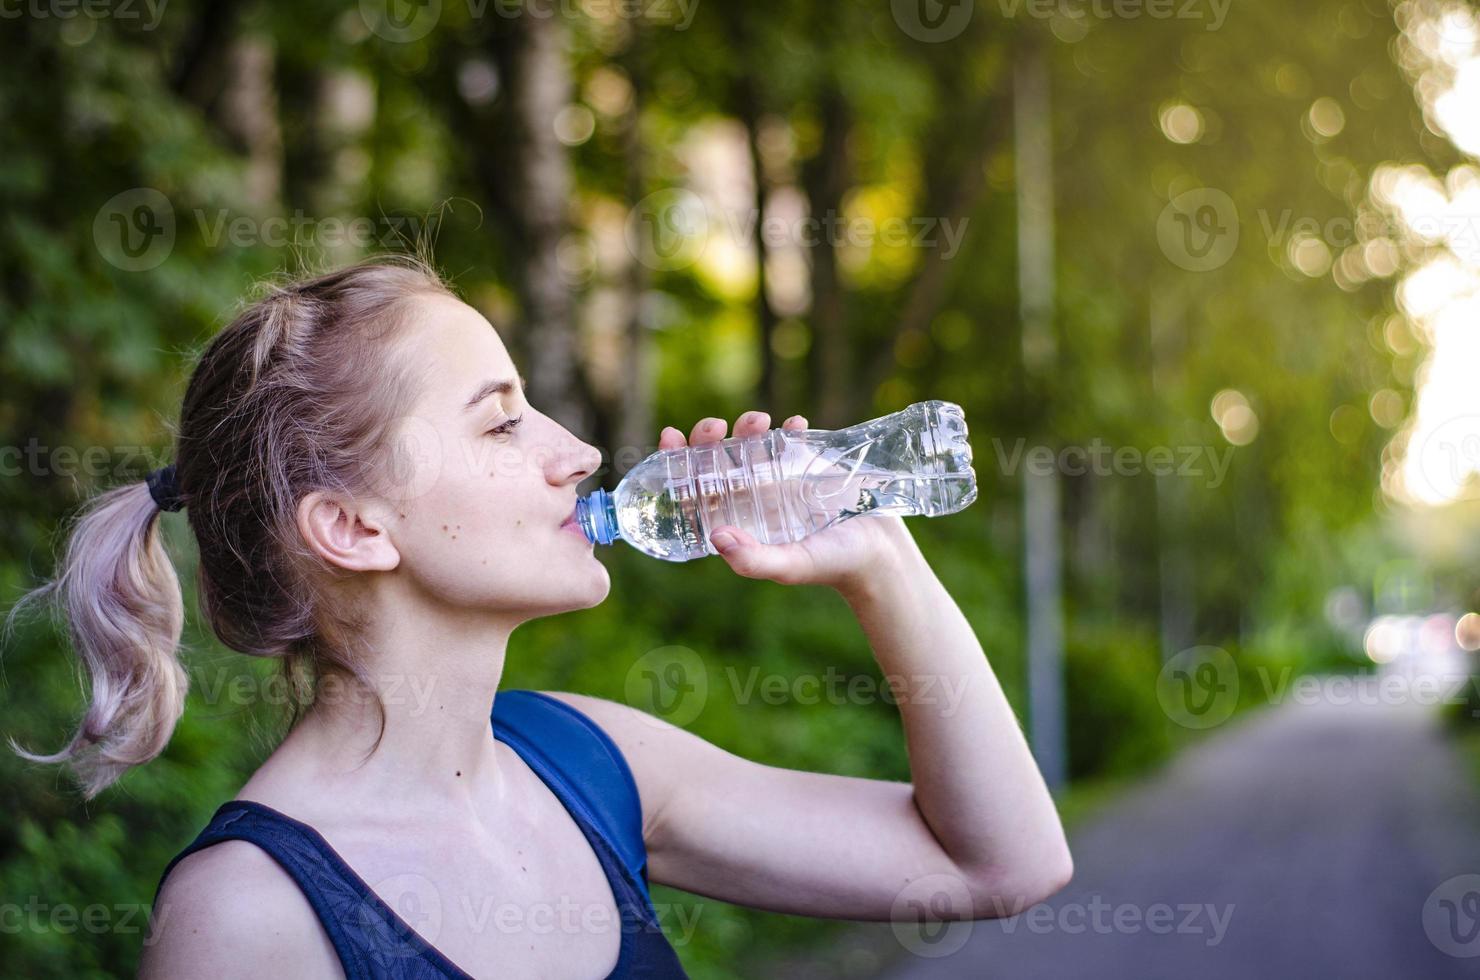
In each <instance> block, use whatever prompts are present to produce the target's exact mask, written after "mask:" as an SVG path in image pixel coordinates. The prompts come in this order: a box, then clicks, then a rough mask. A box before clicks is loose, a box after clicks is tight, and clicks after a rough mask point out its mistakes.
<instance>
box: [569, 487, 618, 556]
mask: <svg viewBox="0 0 1480 980" xmlns="http://www.w3.org/2000/svg"><path fill="white" fill-rule="evenodd" d="M576 523H578V524H579V525H580V526H581V531H582V533H584V534H585V535H586V540H587V541H590V542H591V543H592V544H611V543H612V542H614V541H619V540H621V538H622V529H621V527H620V526H619V525H618V524H617V502H616V501H615V500H613V499H612V495H611V494H609V493H607V492H606V491H605V490H593V491H592V492H591V493H589V494H588V495H586V496H584V497H582V498H580V499H579V500H577V501H576Z"/></svg>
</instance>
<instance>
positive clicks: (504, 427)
mask: <svg viewBox="0 0 1480 980" xmlns="http://www.w3.org/2000/svg"><path fill="white" fill-rule="evenodd" d="M523 421H524V416H522V415H521V416H519V417H518V418H517V419H509V421H507V422H504V423H502V424H500V425H495V426H494V427H493V428H491V429H489V430H488V434H489V435H502V434H503V433H506V432H513V431H514V427H515V426H517V425H518V424H519V423H520V422H523Z"/></svg>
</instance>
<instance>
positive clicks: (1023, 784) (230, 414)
mask: <svg viewBox="0 0 1480 980" xmlns="http://www.w3.org/2000/svg"><path fill="white" fill-rule="evenodd" d="M531 394H533V395H534V396H535V397H538V393H537V392H535V393H531ZM785 424H786V425H787V426H790V427H794V428H802V427H805V425H806V420H805V419H803V418H800V417H796V416H794V417H792V418H791V419H788V420H787V421H786V423H785ZM769 425H770V419H769V418H768V417H767V416H766V415H765V413H762V412H747V413H745V414H744V415H742V416H741V417H740V418H739V420H737V422H736V423H735V427H734V434H735V435H742V436H743V435H750V434H755V433H760V432H763V431H765V430H766V429H767V428H768V427H769ZM725 435H726V426H725V423H724V421H723V420H720V419H704V420H702V421H700V422H699V423H698V424H697V425H696V426H694V428H693V430H692V432H691V433H690V434H689V436H688V441H689V442H691V443H703V442H711V441H714V440H718V439H721V438H723V437H724V436H725ZM659 444H660V445H661V446H662V447H664V448H674V447H679V446H683V445H685V437H684V435H683V434H682V433H681V432H679V431H678V430H676V429H673V428H666V429H664V430H663V432H662V434H661V437H660V440H659ZM407 447H411V450H410V451H409V452H408V451H407ZM176 458H177V462H176V464H175V465H174V466H173V467H170V468H166V469H164V470H161V471H156V472H155V473H154V474H151V476H150V479H149V480H148V481H141V482H139V483H137V484H133V485H130V486H123V487H119V488H116V489H113V490H111V491H108V492H106V493H104V494H102V495H101V496H100V497H98V498H97V499H96V500H95V501H94V502H93V503H92V504H91V505H90V507H89V508H88V510H87V512H86V513H85V514H84V515H83V517H82V518H81V520H80V521H79V523H78V525H77V527H76V529H75V530H74V532H73V535H72V538H71V540H70V543H69V545H68V548H67V552H66V554H65V556H64V559H63V562H62V564H61V567H60V572H59V574H58V576H57V578H56V580H55V581H53V582H52V583H51V584H50V585H49V586H47V587H46V588H45V589H44V590H43V593H44V594H45V593H51V594H55V596H56V597H57V598H58V599H59V600H60V602H61V603H62V605H63V607H64V609H65V612H66V614H67V616H68V619H69V622H70V630H71V633H72V637H73V641H74V645H75V648H76V650H77V651H78V653H79V655H80V656H81V658H82V660H83V662H84V664H85V666H86V668H87V670H88V672H89V676H90V677H91V683H92V701H91V703H90V705H89V707H88V709H87V712H86V715H85V717H84V719H83V722H82V724H81V727H80V729H79V731H78V732H77V734H76V736H75V738H74V739H73V740H72V742H71V743H70V744H69V745H67V746H66V747H65V748H64V749H62V750H61V751H60V752H58V753H56V754H55V755H50V756H29V757H30V758H34V759H37V760H40V761H50V762H61V761H66V762H69V763H70V764H72V766H73V767H74V769H75V771H76V772H77V773H78V774H79V776H80V778H81V780H82V783H83V786H84V788H85V791H86V793H87V794H88V795H89V796H92V795H94V794H96V793H97V792H99V791H100V790H102V789H103V788H104V787H105V786H107V785H108V784H110V783H111V782H112V781H114V780H115V779H116V778H117V777H118V776H119V775H120V774H121V773H122V772H123V771H124V770H126V769H127V768H128V767H130V766H134V765H139V764H141V763H144V762H146V761H148V760H149V759H151V758H153V757H154V756H156V755H158V754H159V752H160V751H161V750H163V748H164V747H165V745H166V743H167V742H168V740H169V737H170V733H171V731H172V729H173V727H174V725H175V722H176V721H177V719H178V718H179V716H180V714H181V712H182V711H183V709H184V703H185V692H186V675H185V672H184V670H183V669H182V667H181V665H180V663H179V661H178V659H177V645H178V641H179V638H180V633H181V623H182V620H183V611H182V603H181V594H180V588H179V583H178V581H177V579H176V576H175V572H174V570H173V568H172V567H171V565H170V562H169V559H168V557H167V555H166V553H165V551H164V548H163V545H162V543H161V541H160V537H159V531H158V516H159V513H160V511H161V510H162V509H168V510H175V509H181V508H183V509H184V511H185V513H186V515H187V517H188V519H189V522H190V526H191V528H192V530H193V532H194V534H195V538H196V541H197V543H198V546H199V550H200V595H201V602H202V605H203V607H204V610H205V613H206V615H207V616H208V618H209V621H210V624H211V626H212V628H213V629H214V631H215V632H216V634H217V635H218V636H219V637H220V638H221V640H222V642H224V643H225V644H226V645H228V646H230V647H232V648H233V649H236V650H239V651H241V652H243V653H248V654H252V655H256V656H266V657H274V658H280V659H281V660H282V662H283V666H284V669H285V670H286V671H287V673H288V675H289V676H290V677H292V678H296V679H298V680H299V681H301V682H302V683H303V685H304V686H303V690H304V692H305V695H306V696H305V699H304V707H303V710H302V711H301V712H300V713H299V715H298V717H296V718H295V723H294V724H293V725H292V727H291V728H290V730H289V734H288V735H287V736H286V737H285V738H284V740H283V741H282V743H281V744H280V745H279V746H278V747H277V749H276V750H275V751H274V752H273V753H272V755H271V756H270V757H269V758H268V759H267V761H266V762H264V763H263V764H262V766H261V768H259V769H258V770H257V771H256V772H255V773H254V774H253V775H252V777H251V778H250V779H249V780H248V781H247V783H246V785H244V786H243V787H242V789H241V791H240V792H239V793H238V794H237V797H236V799H234V800H232V801H228V802H226V803H224V804H223V805H222V806H221V809H220V810H218V811H217V813H216V816H215V818H214V819H213V820H212V821H211V823H210V825H209V826H208V827H207V828H206V829H205V830H204V831H203V832H202V834H201V836H200V837H198V838H197V839H196V841H195V842H194V843H193V844H192V845H191V846H190V847H189V848H187V849H186V850H185V851H184V852H182V853H181V855H180V856H178V857H177V858H176V859H175V860H174V861H173V862H171V864H170V866H169V867H168V868H167V869H165V874H164V877H163V879H162V881H161V888H160V890H159V893H158V895H157V897H156V903H155V907H154V912H153V915H152V919H151V923H152V924H151V935H150V937H149V939H148V940H147V942H146V948H145V950H144V953H143V960H142V974H143V975H144V976H145V977H149V978H174V977H179V978H192V980H193V978H198V977H202V976H210V977H221V978H230V977H253V978H256V977H261V976H292V977H308V976H326V977H330V976H338V975H346V976H351V977H359V976H396V977H443V976H458V977H461V976H467V975H473V976H480V977H486V976H516V977H522V976H535V975H538V976H550V977H555V976H560V977H602V976H607V975H621V976H645V977H646V976H652V977H657V976H680V975H682V971H681V969H680V967H679V965H678V960H677V957H676V956H675V954H674V950H673V949H672V947H671V946H670V945H669V943H668V942H667V940H665V939H664V938H663V934H662V932H661V931H660V930H659V929H658V928H657V926H656V925H655V913H654V909H653V906H652V904H651V901H650V898H649V893H648V885H649V881H655V882H661V883H664V884H667V885H672V886H675V887H677V888H681V889H684V890H686V891H691V892H695V893H697V894H701V895H707V896H711V897H714V898H718V899H723V900H725V901H729V902H736V903H740V904H744V905H750V906H755V907H758V908H765V909H772V910H776V911H782V912H789V913H793V914H801V915H814V916H826V917H837V918H848V919H864V920H886V919H890V918H891V917H892V918H896V919H901V918H905V919H908V918H914V917H915V916H917V915H919V914H922V913H921V912H920V910H922V909H923V910H924V912H923V914H926V915H929V916H938V917H941V918H945V919H953V918H954V919H961V918H983V917H992V916H999V915H1004V914H1013V913H1016V912H1018V911H1020V910H1021V909H1022V908H1024V907H1025V906H1027V905H1029V904H1031V903H1034V902H1037V901H1039V900H1041V899H1043V898H1045V897H1046V896H1048V895H1050V894H1052V893H1053V892H1054V891H1056V890H1057V889H1059V888H1060V887H1061V886H1063V885H1064V883H1065V882H1066V881H1068V879H1069V876H1070V873H1071V864H1070V857H1069V852H1068V849H1067V846H1066V844H1065V841H1064V835H1063V831H1062V829H1061V827H1060V824H1059V820H1058V817H1057V814H1056V813H1055V810H1054V806H1053V802H1052V799H1051V798H1050V796H1049V794H1048V792H1047V790H1046V788H1045V786H1044V784H1043V781H1042V778H1041V777H1040V775H1039V773H1038V770H1037V768H1036V767H1035V765H1034V762H1033V759H1032V756H1031V755H1030V754H1029V751H1028V748H1027V746H1026V744H1025V742H1024V739H1023V736H1022V733H1021V731H1020V729H1019V727H1018V724H1017V722H1016V720H1015V719H1014V717H1013V714H1012V711H1011V709H1010V707H1009V705H1008V703H1007V701H1006V700H1005V699H1004V697H1003V694H1002V691H1001V688H1000V687H999V685H998V683H997V680H996V678H995V677H994V675H993V673H992V670H991V668H990V667H989V666H988V664H987V661H986V658H985V656H984V655H983V651H982V648H981V646H980V644H979V643H978V642H977V640H976V637H975V636H974V635H973V634H972V631H971V628H970V627H969V625H968V624H967V621H966V619H965V618H964V617H963V616H962V614H961V612H960V610H959V609H958V608H957V607H956V605H955V603H954V602H953V601H952V599H951V597H950V596H949V595H948V594H947V593H946V591H945V589H944V588H943V587H942V585H941V583H940V582H939V580H938V579H937V578H936V577H935V575H934V574H933V572H932V571H931V569H930V567H929V565H928V564H927V563H926V562H925V560H924V559H923V558H922V556H921V553H920V551H919V549H918V548H917V547H916V546H915V544H914V542H913V540H912V539H911V537H910V535H909V533H908V531H907V530H906V529H905V526H904V523H903V522H902V521H901V520H900V519H898V518H897V517H896V518H868V519H859V520H853V521H849V522H846V523H843V524H840V525H837V526H835V527H832V528H829V529H828V530H826V531H824V532H821V533H819V534H817V535H814V536H812V537H810V538H807V539H806V540H804V541H802V542H800V543H798V544H793V545H784V546H767V545H762V544H760V543H759V542H757V541H756V540H755V539H754V538H753V537H751V536H750V535H748V534H746V533H745V532H744V531H741V530H739V529H736V528H724V529H716V531H715V533H714V536H713V538H712V540H713V542H714V543H715V545H716V547H717V548H718V549H719V550H720V551H721V552H722V553H723V556H724V560H725V561H726V562H728V563H729V565H730V566H731V567H732V568H733V569H734V570H735V571H736V572H737V573H738V574H740V575H742V576H745V577H748V578H766V579H772V580H775V581H778V582H783V583H789V584H794V583H816V584H822V585H827V586H830V587H832V588H833V589H835V590H837V591H838V592H839V593H840V594H841V595H842V596H843V597H844V598H845V599H846V601H847V603H848V604H849V606H850V607H851V609H852V610H853V612H854V613H855V614H856V615H857V617H858V620H859V623H860V624H861V626H862V628H863V630H864V632H865V634H866V636H867V638H868V640H869V642H870V643H871V645H872V648H873V651H874V653H875V655H876V657H877V660H878V662H879V665H880V667H881V668H882V670H883V672H884V674H885V675H886V677H894V678H899V679H900V683H899V684H898V685H897V687H896V690H895V692H894V693H895V695H896V696H897V697H898V700H899V708H900V713H901V715H902V718H903V724H904V732H905V737H906V739H907V742H908V749H909V756H910V763H911V771H912V774H913V782H912V783H897V782H888V781H881V780H871V779H859V778H850V777H843V776H835V775H826V774H821V773H810V772H797V771H793V770H788V769H779V768H774V767H771V766H767V765H764V764H762V763H759V762H753V761H750V760H747V759H742V758H739V757H737V756H735V755H732V754H731V753H729V752H726V751H725V750H724V749H722V748H719V747H717V746H714V745H711V744H709V743H708V742H706V741H704V740H703V739H700V738H698V737H696V736H694V735H692V734H690V733H689V732H687V731H685V730H683V729H682V728H679V727H676V726H673V725H669V724H667V723H665V722H663V721H661V720H660V719H657V718H655V717H653V716H651V715H648V714H645V713H643V712H640V711H638V710H636V709H633V708H630V707H628V706H625V705H622V704H618V703H614V702H610V701H605V700H601V699H598V698H593V697H586V696H583V695H579V694H569V693H556V692H552V693H548V694H546V693H539V692H528V691H498V692H497V696H495V692H496V691H497V688H498V685H499V676H500V674H501V673H502V671H503V666H504V653H505V650H506V648H507V644H508V640H509V635H510V634H511V633H512V632H513V631H514V629H515V628H516V627H517V626H518V625H519V624H520V623H523V622H527V621H529V620H531V619H534V618H536V617H540V616H549V615H554V614H556V613H560V612H563V611H565V610H572V609H582V608H587V607H590V606H593V605H595V604H597V603H599V602H601V601H602V600H603V599H604V598H605V597H606V595H607V592H608V590H609V587H610V580H609V578H608V574H607V571H606V568H605V566H603V565H602V564H601V562H599V561H598V560H597V559H596V558H595V557H594V556H593V549H592V546H591V545H590V544H589V543H587V541H586V540H585V538H584V537H583V536H582V535H581V534H580V533H579V531H578V530H575V528H574V526H573V525H572V522H571V521H572V514H573V509H574V506H575V502H576V486H577V484H578V483H580V482H581V480H582V479H583V478H585V477H586V476H588V475H590V474H591V473H592V472H593V471H594V470H595V469H596V467H597V466H598V465H599V461H600V453H599V452H598V451H597V449H596V448H594V447H593V446H590V445H588V444H586V443H584V442H582V441H581V440H579V439H577V438H576V437H575V436H573V435H572V434H571V433H570V432H568V431H567V430H566V429H564V428H563V427H561V426H560V425H558V424H557V423H556V422H554V421H553V420H552V419H550V418H549V417H547V416H545V415H542V414H541V413H540V412H539V410H538V409H536V408H535V407H534V405H533V404H532V403H531V402H530V401H529V399H528V398H527V397H526V393H525V391H524V384H523V380H522V379H521V378H520V376H519V372H518V370H517V369H516V366H515V365H514V364H513V362H512V361H511V360H510V358H509V354H508V352H507V351H506V350H505V349H504V345H503V343H502V342H501V341H500V339H499V336H498V334H497V333H496V332H495V331H494V329H493V328H492V327H491V326H490V325H489V323H488V322H487V321H486V320H485V319H484V318H483V317H482V316H480V315H479V314H478V313H477V312H476V311H475V310H474V309H472V308H471V307H469V306H467V305H466V304H464V303H462V302H459V301H458V299H457V298H456V297H455V296H454V295H453V294H452V293H451V292H450V291H449V289H448V288H447V287H446V286H445V285H444V284H443V283H442V282H441V281H440V280H439V279H438V278H437V276H436V275H435V274H434V273H433V272H432V271H431V270H430V269H429V268H427V267H425V266H424V265H422V264H420V263H417V262H414V261H411V260H378V261H374V262H368V263H364V264H360V265H357V266H354V267H351V268H348V269H344V270H342V271H339V272H335V273H332V274H329V275H325V276H321V277H318V278H313V279H309V280H306V281H301V282H298V283H296V284H292V285H286V286H277V287H274V288H272V289H271V290H270V292H268V293H267V294H266V295H265V296H264V297H262V298H261V299H259V300H258V301H256V302H255V303H253V304H252V305H250V306H248V307H247V308H246V309H245V310H244V311H243V312H242V313H241V314H240V315H239V316H238V317H237V318H236V319H235V320H234V321H233V322H232V323H231V324H230V325H229V326H228V327H227V328H226V329H225V330H224V332H222V333H221V334H220V336H218V337H217V338H216V339H215V340H214V341H213V342H212V343H211V344H210V345H209V347H208V348H207V349H206V351H205V352H204V354H203V356H202V358H201V360H200V362H199V364H198V366H197V367H196V369H195V372H194V374H193V376H192V378H191V380H190V384H189V387H188V390H187V392H186V396H185V400H184V404H183V406H182V409H181V415H180V422H179V436H178V445H177V454H176ZM943 690H953V691H956V692H958V694H959V697H958V698H957V699H955V700H949V701H948V700H947V699H945V698H942V697H941V696H940V695H939V692H940V691H943ZM912 695H913V696H912ZM490 719H491V720H492V734H491V733H490ZM701 925H702V923H701Z"/></svg>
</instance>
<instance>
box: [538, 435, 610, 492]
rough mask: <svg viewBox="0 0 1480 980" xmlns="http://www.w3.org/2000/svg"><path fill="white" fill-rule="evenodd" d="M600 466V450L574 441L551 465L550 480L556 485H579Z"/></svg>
mask: <svg viewBox="0 0 1480 980" xmlns="http://www.w3.org/2000/svg"><path fill="white" fill-rule="evenodd" d="M600 466H601V450H600V449H597V448H596V447H595V446H593V445H591V444H590V443H586V442H582V441H580V440H579V439H577V440H575V442H574V444H573V445H572V446H571V447H570V448H569V449H567V450H566V451H565V452H564V453H562V454H560V455H559V456H558V457H556V458H555V460H554V461H553V462H552V465H551V474H550V475H551V478H552V479H553V480H554V481H555V482H557V483H562V484H564V483H579V482H581V481H582V480H584V479H585V478H586V477H588V476H590V475H591V474H592V473H595V472H596V470H597V469H598V468H599V467H600Z"/></svg>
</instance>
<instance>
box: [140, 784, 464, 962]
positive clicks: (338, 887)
mask: <svg viewBox="0 0 1480 980" xmlns="http://www.w3.org/2000/svg"><path fill="white" fill-rule="evenodd" d="M228 840H242V841H247V842H249V843H252V844H255V845H256V846H257V847H259V848H261V849H262V850H264V851H266V852H267V853H268V854H269V855H271V856H272V858H273V859H274V860H275V861H277V863H278V864H279V865H280V866H281V867H282V868H283V870H284V871H286V872H287V873H288V874H289V875H290V876H291V877H292V878H293V880H294V881H295V882H296V883H297V885H298V887H299V889H300V890H301V891H302V892H303V895H304V897H305V898H306V899H307V900H308V903H309V904H310V905H311V906H313V910H314V913H315V914H316V915H317V916H318V919H319V922H320V923H321V924H322V925H323V927H324V931H325V932H326V933H327V934H328V936H329V941H330V942H331V943H332V944H333V946H334V951H335V952H336V953H337V954H338V956H339V962H340V965H341V966H342V967H343V968H344V972H345V976H346V977H348V978H350V980H359V978H369V977H390V978H396V980H434V978H447V977H454V978H458V980H468V975H467V974H466V973H464V972H463V971H462V970H461V969H460V968H458V966H457V965H456V964H455V963H453V962H452V961H451V960H449V959H447V957H445V956H444V955H442V954H441V953H440V952H438V950H437V949H436V948H435V947H433V946H432V945H430V944H429V943H427V942H426V940H425V939H423V938H422V937H421V936H420V935H419V934H418V933H417V932H416V930H415V929H414V928H412V927H411V925H409V924H408V923H407V922H406V921H405V920H404V919H403V918H401V916H400V915H398V914H397V913H396V911H395V910H394V909H392V908H391V907H390V906H389V905H387V904H386V903H385V901H384V900H383V899H381V897H380V896H379V895H377V894H375V892H374V890H373V889H371V888H370V887H369V886H368V885H367V884H366V883H365V881H364V879H362V878H361V877H360V876H359V875H358V874H357V873H355V871H354V869H353V868H351V867H349V865H347V864H346V863H345V862H344V859H343V858H341V857H340V856H339V854H338V853H337V852H336V851H335V850H334V848H333V847H331V846H330V844H329V842H328V841H327V840H325V839H324V837H323V835H321V834H320V833H319V832H318V831H316V830H314V829H313V828H312V827H310V826H308V825H307V824H305V823H302V822H300V821H298V820H295V819H293V818H292V817H289V816H288V815H286V814H284V813H280V812H278V811H277V810H274V809H272V808H271V807H268V806H265V805H264V804H261V803H257V802H255V801H253V800H229V801H227V802H226V803H223V804H221V806H220V808H218V809H217V810H216V814H215V816H213V817H212V818H211V822H210V823H209V824H207V825H206V827H205V829H204V830H202V831H201V832H200V834H199V835H198V836H197V837H196V838H195V840H194V841H192V842H191V843H190V845H189V846H188V847H186V848H185V850H183V851H181V852H180V853H179V854H177V855H175V857H174V859H173V860H171V861H170V863H169V864H168V865H167V866H166V867H165V869H164V873H163V874H162V875H160V877H159V886H158V888H156V890H155V894H154V899H155V903H156V904H157V903H158V901H159V892H160V890H162V889H163V887H164V881H165V879H166V878H168V877H169V874H170V871H172V870H173V869H174V867H175V865H177V864H179V863H180V862H181V861H182V860H184V859H185V858H186V857H189V856H190V855H191V854H194V853H195V852H196V851H199V850H203V849H204V848H207V847H210V846H211V845H213V844H219V843H221V842H223V841H228Z"/></svg>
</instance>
